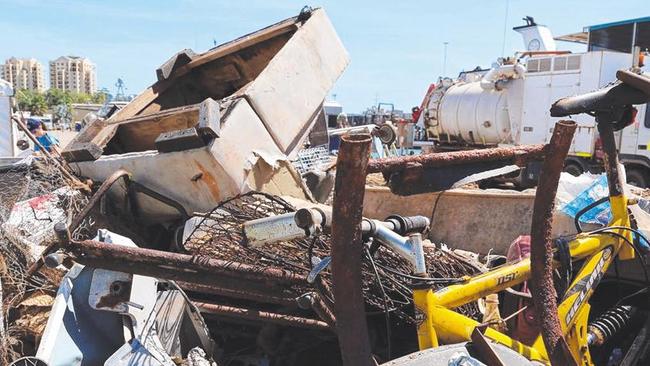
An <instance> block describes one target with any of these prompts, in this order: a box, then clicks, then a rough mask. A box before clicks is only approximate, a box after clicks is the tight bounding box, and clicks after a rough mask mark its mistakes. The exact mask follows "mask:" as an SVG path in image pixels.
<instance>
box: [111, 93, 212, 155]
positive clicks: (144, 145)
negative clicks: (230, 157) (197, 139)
mask: <svg viewBox="0 0 650 366" xmlns="http://www.w3.org/2000/svg"><path fill="white" fill-rule="evenodd" d="M219 119H220V114H219V103H218V102H217V101H215V100H213V99H210V98H208V99H206V100H204V101H203V102H201V103H198V104H193V105H189V106H183V107H178V108H172V109H167V110H164V111H161V112H157V113H152V114H148V115H144V116H135V117H133V118H129V119H125V120H120V121H107V125H108V126H109V127H110V126H117V128H118V130H117V138H118V139H119V143H120V145H121V147H122V148H124V149H125V150H126V151H145V150H155V149H156V147H155V141H156V139H157V138H158V136H160V134H162V133H165V132H170V131H176V130H184V129H187V128H191V127H196V128H197V130H200V132H201V134H208V135H210V136H211V137H217V136H218V134H219Z"/></svg>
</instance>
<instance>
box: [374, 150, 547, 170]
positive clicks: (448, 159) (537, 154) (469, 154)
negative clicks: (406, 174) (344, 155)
mask: <svg viewBox="0 0 650 366" xmlns="http://www.w3.org/2000/svg"><path fill="white" fill-rule="evenodd" d="M544 153H545V148H544V145H522V146H516V147H497V148H492V149H479V150H468V151H453V152H442V153H432V154H421V155H413V156H400V157H391V158H382V159H373V160H371V161H370V163H368V173H384V174H390V173H395V172H398V171H401V170H404V169H407V168H413V167H422V168H437V167H443V166H450V165H459V164H468V163H477V162H486V161H496V160H512V161H513V163H514V164H516V165H523V164H524V163H525V162H527V161H531V160H541V159H543V158H544Z"/></svg>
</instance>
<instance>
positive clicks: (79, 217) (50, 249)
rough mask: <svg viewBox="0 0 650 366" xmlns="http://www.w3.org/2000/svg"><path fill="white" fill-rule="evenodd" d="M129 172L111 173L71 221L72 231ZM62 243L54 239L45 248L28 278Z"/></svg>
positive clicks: (118, 171) (30, 269)
mask: <svg viewBox="0 0 650 366" xmlns="http://www.w3.org/2000/svg"><path fill="white" fill-rule="evenodd" d="M128 176H129V172H127V171H126V170H122V169H119V170H117V171H116V172H115V173H113V174H111V176H110V177H108V179H106V180H105V181H104V182H103V183H102V185H101V186H100V187H99V189H97V192H95V194H94V195H93V196H92V197H91V198H90V200H89V201H88V203H87V204H86V206H85V207H84V208H83V209H82V210H81V211H80V212H79V213H78V214H77V215H75V217H73V218H72V220H71V222H70V231H71V232H74V230H75V229H76V228H77V226H79V224H81V222H82V221H83V220H84V219H85V218H86V216H88V214H89V213H90V211H91V210H92V209H93V207H95V205H97V203H98V202H99V200H101V199H102V197H103V196H104V195H105V194H106V192H108V190H109V189H110V188H111V187H112V186H113V184H114V183H115V182H117V181H118V180H119V179H120V178H122V177H128ZM59 245H60V243H59V242H58V241H53V242H51V243H50V244H48V246H47V247H46V248H45V250H43V253H41V256H40V257H39V258H38V259H36V261H34V263H32V265H31V266H29V268H28V269H27V278H30V277H31V276H33V275H34V273H36V272H38V270H39V269H41V267H42V266H43V257H45V256H47V255H49V254H51V253H53V252H54V251H56V250H57V249H58V248H59Z"/></svg>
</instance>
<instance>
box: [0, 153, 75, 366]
mask: <svg viewBox="0 0 650 366" xmlns="http://www.w3.org/2000/svg"><path fill="white" fill-rule="evenodd" d="M47 159H48V158H45V157H43V158H34V157H32V156H30V157H28V158H25V159H23V160H21V161H19V162H17V163H14V164H10V165H3V166H0V281H1V282H2V286H1V287H0V288H1V292H0V304H1V306H2V309H0V316H1V321H0V362H2V364H8V363H9V361H11V360H12V359H15V358H16V357H17V356H18V355H19V354H23V353H24V352H23V351H26V350H27V349H29V348H30V347H31V346H32V345H26V344H24V343H32V342H33V338H35V337H37V336H38V335H39V334H40V333H41V332H42V330H43V329H44V327H45V323H46V321H47V311H48V310H49V307H50V305H51V302H52V300H53V295H54V294H55V293H56V289H57V288H58V285H59V280H60V278H61V277H60V275H58V273H57V272H56V271H54V270H49V269H46V268H44V269H41V270H40V271H38V272H35V273H33V274H31V275H30V274H29V273H28V271H29V268H30V266H31V265H32V264H33V263H34V261H35V259H36V258H37V257H38V256H39V255H40V253H41V252H42V250H43V249H44V248H45V247H47V245H49V244H50V243H51V242H52V241H53V240H55V237H54V231H53V227H54V224H56V223H57V222H67V223H69V221H70V219H71V218H72V217H73V216H74V215H75V214H76V213H77V212H79V211H80V210H81V208H82V207H83V206H84V205H85V203H86V202H87V197H86V195H84V194H82V193H81V192H80V191H78V190H77V189H75V188H73V187H72V186H71V184H70V182H69V180H67V179H66V178H65V176H64V175H63V174H62V171H61V170H60V168H59V167H58V166H56V165H55V164H52V162H51V161H48V160H47ZM87 225H88V222H84V224H83V225H81V226H83V227H86V226H87ZM80 230H83V228H80ZM43 314H44V315H43Z"/></svg>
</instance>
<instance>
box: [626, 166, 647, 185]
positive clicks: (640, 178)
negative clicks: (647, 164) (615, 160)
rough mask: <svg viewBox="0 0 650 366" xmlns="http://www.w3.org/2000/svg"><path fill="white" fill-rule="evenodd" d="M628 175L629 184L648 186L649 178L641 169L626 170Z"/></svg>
mask: <svg viewBox="0 0 650 366" xmlns="http://www.w3.org/2000/svg"><path fill="white" fill-rule="evenodd" d="M626 177H627V183H628V184H631V185H633V186H637V187H639V188H647V187H648V179H647V178H646V176H645V174H643V172H642V171H641V170H638V169H630V171H628V172H626Z"/></svg>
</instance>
